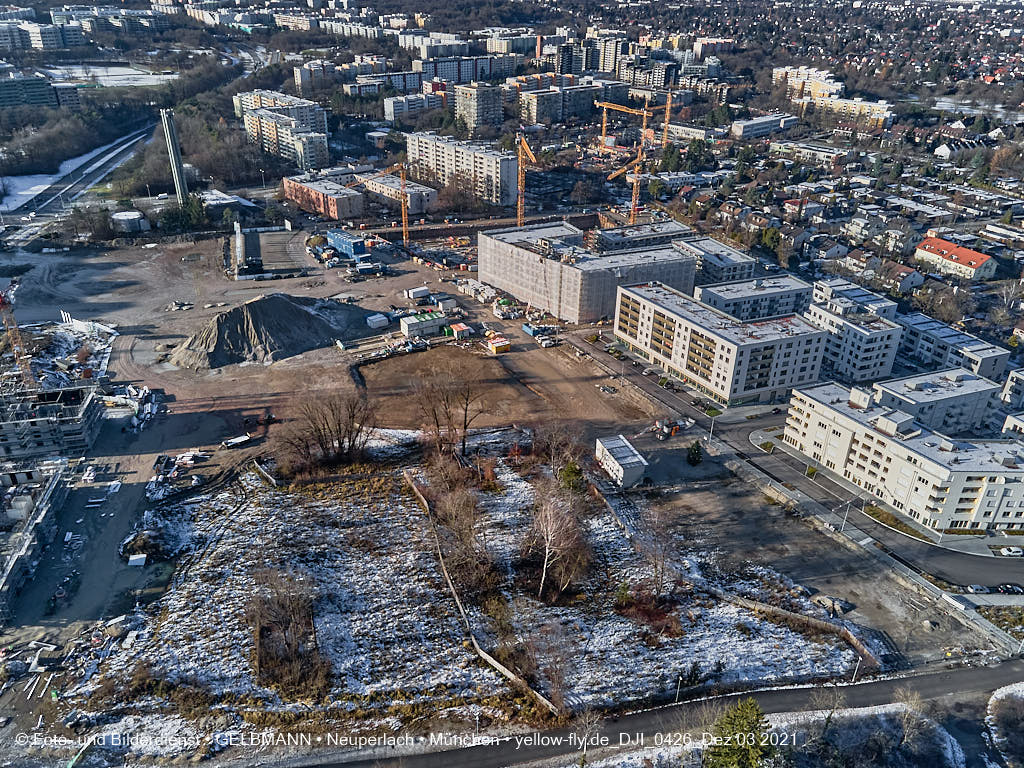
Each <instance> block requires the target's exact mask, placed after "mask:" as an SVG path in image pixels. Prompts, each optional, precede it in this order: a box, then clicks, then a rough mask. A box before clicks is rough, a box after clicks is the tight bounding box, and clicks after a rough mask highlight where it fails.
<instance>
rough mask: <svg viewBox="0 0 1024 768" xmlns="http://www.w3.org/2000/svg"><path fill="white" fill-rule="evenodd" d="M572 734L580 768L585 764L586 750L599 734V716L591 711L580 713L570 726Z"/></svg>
mask: <svg viewBox="0 0 1024 768" xmlns="http://www.w3.org/2000/svg"><path fill="white" fill-rule="evenodd" d="M572 732H573V735H574V736H575V738H576V743H577V744H578V745H579V748H580V768H583V766H585V765H586V764H587V750H588V749H589V748H590V743H591V742H592V741H594V740H595V739H596V737H597V736H598V735H599V734H600V732H601V716H600V715H599V714H598V713H597V712H595V711H594V710H592V709H585V710H583V711H582V712H580V713H579V714H578V715H577V716H576V719H575V720H574V721H573V724H572Z"/></svg>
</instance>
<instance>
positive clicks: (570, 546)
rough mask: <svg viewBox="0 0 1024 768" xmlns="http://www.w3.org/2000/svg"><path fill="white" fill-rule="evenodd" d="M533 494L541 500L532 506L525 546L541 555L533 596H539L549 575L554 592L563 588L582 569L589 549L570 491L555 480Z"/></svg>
mask: <svg viewBox="0 0 1024 768" xmlns="http://www.w3.org/2000/svg"><path fill="white" fill-rule="evenodd" d="M537 495H538V497H539V498H541V501H540V503H539V504H537V506H536V508H535V509H534V514H533V525H532V527H531V529H530V533H529V537H528V539H527V546H528V547H529V548H530V549H532V550H533V551H535V552H537V553H538V554H539V555H540V558H541V571H540V584H539V585H538V588H537V597H538V598H542V597H543V596H544V587H545V585H546V584H547V583H548V577H549V576H551V577H552V578H554V579H555V581H556V584H557V590H558V593H559V594H561V593H562V592H564V591H565V590H566V588H568V586H569V585H570V584H571V583H572V582H573V580H575V579H576V577H577V576H579V574H580V573H582V572H583V571H584V570H585V569H586V567H587V565H588V564H589V552H588V549H587V543H586V538H585V537H584V536H583V531H582V529H581V526H580V521H579V516H578V515H577V513H576V509H575V504H574V499H573V497H572V495H571V494H567V493H564V492H563V491H561V490H560V489H559V488H558V486H557V485H556V484H555V483H545V484H544V485H543V486H542V487H538V489H537Z"/></svg>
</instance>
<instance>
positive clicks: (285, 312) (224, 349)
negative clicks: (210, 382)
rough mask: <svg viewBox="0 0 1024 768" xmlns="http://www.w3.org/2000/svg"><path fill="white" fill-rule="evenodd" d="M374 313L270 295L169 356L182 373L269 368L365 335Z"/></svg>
mask: <svg viewBox="0 0 1024 768" xmlns="http://www.w3.org/2000/svg"><path fill="white" fill-rule="evenodd" d="M370 314H372V313H370V312H367V311H366V310H365V309H361V308H360V307H357V306H354V305H352V304H341V303H339V302H337V301H332V300H331V299H313V298H310V297H308V296H288V295H286V294H283V293H273V294H271V295H269V296H258V297H256V298H255V299H251V300H250V301H247V302H246V303H245V304H242V305H241V306H240V307H235V308H234V309H229V310H227V311H226V312H221V313H219V314H218V315H217V316H216V317H214V318H213V319H211V320H210V322H209V323H207V324H206V326H205V327H204V328H203V329H202V330H201V331H199V332H198V333H195V334H193V335H192V336H189V337H188V339H186V340H185V343H184V344H182V345H181V346H180V347H178V349H176V350H175V351H174V353H173V354H172V355H171V358H170V360H171V362H172V363H174V365H177V366H179V367H181V368H191V369H196V368H219V367H220V366H222V365H232V364H234V363H246V362H249V363H269V362H272V361H274V360H280V359H282V358H285V357H291V356H292V355H300V354H302V353H303V352H308V351H309V350H311V349H317V348H319V347H326V346H328V345H330V344H333V343H334V342H335V341H336V340H339V339H340V340H342V341H346V340H348V339H354V338H357V337H359V336H365V335H366V334H367V333H368V332H369V329H368V328H367V326H366V318H367V317H368V316H369V315H370Z"/></svg>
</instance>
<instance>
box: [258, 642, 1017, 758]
mask: <svg viewBox="0 0 1024 768" xmlns="http://www.w3.org/2000/svg"><path fill="white" fill-rule="evenodd" d="M1022 680H1024V661H1022V660H1015V661H1007V662H1003V663H1001V664H996V665H993V666H991V667H976V668H960V669H952V670H946V669H944V670H941V671H937V672H930V673H927V674H923V675H917V676H914V677H908V678H901V679H891V680H877V681H871V682H866V683H858V684H857V685H849V686H844V687H843V688H842V692H843V696H844V698H845V702H844V704H843V706H845V707H872V706H877V705H880V704H889V703H892V702H893V701H895V699H896V698H898V693H897V691H898V690H899V689H900V688H905V689H908V690H911V691H914V692H916V693H918V694H920V695H921V697H922V698H923V699H939V698H942V697H943V696H947V695H950V694H955V695H956V697H957V700H958V701H961V700H963V699H964V698H967V696H968V695H969V694H989V693H991V692H992V691H994V690H995V689H996V688H1000V687H1002V686H1004V685H1008V684H1010V683H1013V682H1017V681H1022ZM819 690H820V688H816V687H810V688H783V689H778V690H770V691H760V692H756V693H744V694H735V695H730V696H724V697H721V698H720V699H718V701H721V702H723V703H725V704H728V703H730V702H732V701H734V700H735V699H737V698H739V697H741V696H744V697H745V696H753V697H754V698H755V699H757V701H758V703H759V704H760V705H761V708H762V709H763V710H764V711H765V712H766V713H769V714H771V713H777V712H801V711H808V710H814V709H818V708H819V707H820V703H819V702H817V701H815V699H814V696H815V693H816V692H817V691H819ZM700 706H701V702H699V701H697V702H684V703H682V704H677V705H670V706H666V707H661V708H658V709H651V710H647V711H644V712H637V713H634V714H629V715H623V716H621V717H619V718H617V719H613V720H607V721H604V722H603V723H602V725H601V728H600V734H601V735H602V736H604V737H606V738H607V739H608V740H609V744H610V745H611V746H617V745H618V744H619V743H620V735H628V737H629V738H630V739H631V741H630V742H629V743H628V744H629V746H628V747H627V748H639V746H641V745H640V744H639V739H640V736H639V735H640V734H642V736H643V741H644V744H645V745H646V746H649V747H651V746H656V745H657V737H658V735H659V734H667V733H673V732H675V731H678V730H679V727H680V723H681V722H683V721H684V720H685V719H686V718H687V715H691V716H692V715H693V714H694V713H695V711H696V710H697V709H698V708H699V707H700ZM690 722H692V720H690ZM531 735H533V736H541V737H543V739H544V741H545V743H543V744H535V743H528V744H521V745H520V744H517V742H516V741H514V740H509V741H501V742H498V743H488V744H482V745H479V746H470V747H465V748H462V749H455V750H444V751H439V752H429V753H421V754H414V755H404V756H397V755H396V756H394V757H389V756H384V757H381V756H378V757H375V758H367V759H360V760H347V759H346V758H345V757H344V756H341V755H339V756H330V757H326V756H321V757H309V758H303V759H298V760H288V761H280V762H267V763H262V764H263V765H276V766H279V767H280V768H285V767H286V766H288V767H289V768H299V766H310V767H312V766H316V767H317V768H372V767H373V766H380V768H384V767H385V766H395V768H398V766H401V768H452V766H459V768H502V767H503V766H514V765H520V764H522V763H527V762H532V761H535V760H542V759H545V758H554V757H568V756H571V755H578V753H579V750H578V749H577V748H576V745H575V744H574V743H572V742H571V740H570V739H571V730H570V729H559V730H551V731H537V732H534V733H533V734H524V736H531ZM973 758H974V759H975V760H976V761H977V763H978V764H982V761H981V755H974V756H973ZM989 758H990V759H991V760H992V762H993V763H994V764H997V765H998V764H999V763H998V762H997V761H996V760H995V755H989ZM972 764H974V762H972Z"/></svg>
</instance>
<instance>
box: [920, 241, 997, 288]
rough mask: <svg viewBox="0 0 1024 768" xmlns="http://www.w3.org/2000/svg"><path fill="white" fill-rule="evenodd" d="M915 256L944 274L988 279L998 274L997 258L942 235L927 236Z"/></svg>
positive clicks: (973, 278) (967, 278)
mask: <svg viewBox="0 0 1024 768" xmlns="http://www.w3.org/2000/svg"><path fill="white" fill-rule="evenodd" d="M914 257H915V258H917V259H919V260H920V261H923V262H924V263H925V264H928V265H929V266H931V267H934V268H935V269H936V270H938V271H939V272H941V273H942V274H944V275H954V276H955V277H962V278H964V279H966V280H986V279H988V278H990V277H994V276H995V274H996V266H997V264H996V260H995V259H993V258H992V257H991V256H989V255H988V254H986V253H981V252H980V251H973V250H971V249H970V248H964V247H963V246H962V245H957V244H956V243H951V242H949V240H943V239H942V238H941V237H926V238H925V239H924V240H922V241H921V243H920V244H919V245H918V246H917V250H916V251H914Z"/></svg>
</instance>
